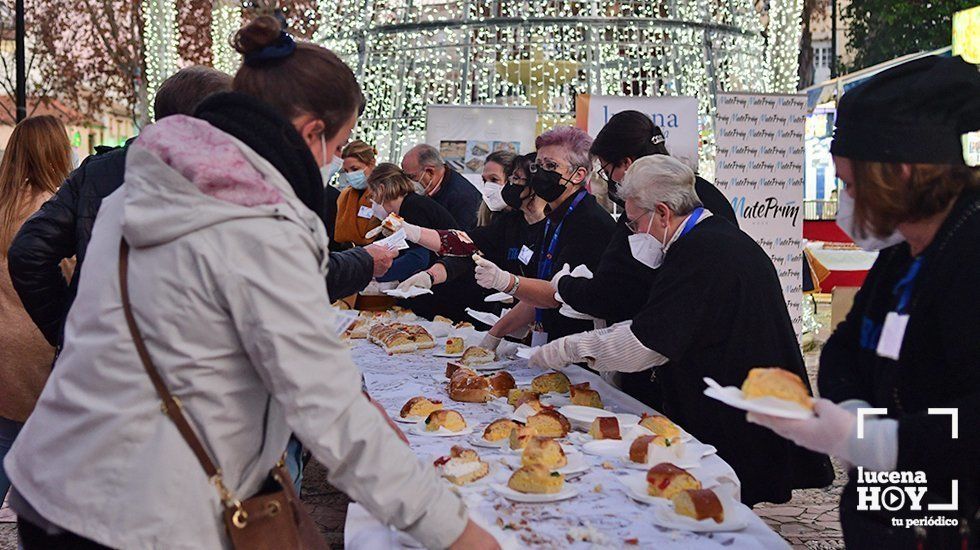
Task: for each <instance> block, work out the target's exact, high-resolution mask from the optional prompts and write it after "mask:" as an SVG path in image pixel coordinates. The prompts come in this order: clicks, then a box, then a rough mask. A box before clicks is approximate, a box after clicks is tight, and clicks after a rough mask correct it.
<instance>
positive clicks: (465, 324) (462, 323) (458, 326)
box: [453, 321, 474, 330]
mask: <svg viewBox="0 0 980 550" xmlns="http://www.w3.org/2000/svg"><path fill="white" fill-rule="evenodd" d="M453 328H455V329H456V330H459V329H462V328H474V327H473V323H471V322H469V321H460V322H458V323H456V324H455V325H453Z"/></svg>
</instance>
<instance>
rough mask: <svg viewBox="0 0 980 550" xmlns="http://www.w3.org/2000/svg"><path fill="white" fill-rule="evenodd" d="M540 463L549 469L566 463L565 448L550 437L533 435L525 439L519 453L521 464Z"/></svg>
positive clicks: (554, 468) (555, 468)
mask: <svg viewBox="0 0 980 550" xmlns="http://www.w3.org/2000/svg"><path fill="white" fill-rule="evenodd" d="M532 464H540V465H542V466H544V467H546V468H548V469H549V470H557V469H558V468H561V467H562V466H565V465H567V464H568V457H566V456H565V450H564V449H562V448H561V445H559V444H558V442H557V441H555V440H554V439H552V438H550V437H543V436H540V435H538V436H534V437H532V438H530V439H528V440H527V445H525V446H524V453H522V454H521V466H531V465H532Z"/></svg>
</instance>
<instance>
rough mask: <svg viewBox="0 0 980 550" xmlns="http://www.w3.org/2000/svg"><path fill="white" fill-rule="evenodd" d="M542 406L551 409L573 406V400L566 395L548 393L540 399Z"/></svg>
mask: <svg viewBox="0 0 980 550" xmlns="http://www.w3.org/2000/svg"><path fill="white" fill-rule="evenodd" d="M539 401H541V404H542V405H548V406H549V407H564V406H566V405H571V404H572V399H571V398H570V397H569V396H568V395H567V394H564V393H546V394H544V395H542V396H541V398H540V399H539Z"/></svg>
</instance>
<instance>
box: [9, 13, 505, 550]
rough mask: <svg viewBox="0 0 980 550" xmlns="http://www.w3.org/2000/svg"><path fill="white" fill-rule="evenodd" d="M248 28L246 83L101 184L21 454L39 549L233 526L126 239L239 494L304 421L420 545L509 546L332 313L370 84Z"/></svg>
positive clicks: (22, 512)
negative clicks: (126, 301) (378, 394)
mask: <svg viewBox="0 0 980 550" xmlns="http://www.w3.org/2000/svg"><path fill="white" fill-rule="evenodd" d="M236 48H237V49H238V50H239V51H240V52H242V53H243V54H244V56H245V57H244V64H243V66H242V68H241V69H240V70H239V72H238V74H237V75H236V76H235V80H234V85H233V89H234V90H235V92H231V93H227V94H218V95H216V96H212V97H211V98H210V99H208V100H205V102H204V103H202V104H201V106H200V107H199V108H198V112H197V113H196V118H190V117H185V116H173V117H169V118H167V119H164V120H162V121H160V122H159V123H157V124H156V125H154V126H151V127H149V128H147V129H146V130H145V131H144V132H143V133H142V134H141V135H140V137H139V139H137V140H136V142H135V143H134V144H133V145H132V146H131V147H130V151H129V154H128V156H127V160H126V180H125V185H123V186H122V187H121V188H120V189H119V190H118V191H116V192H115V193H113V194H112V195H111V196H110V197H109V198H108V199H106V201H105V202H104V203H103V204H102V207H101V210H100V212H99V217H98V220H97V221H96V224H95V228H94V231H93V235H92V241H91V244H90V245H89V249H88V258H89V261H88V263H87V267H86V269H85V271H84V273H83V274H82V277H81V281H80V286H79V291H78V298H77V300H76V301H75V304H74V306H73V308H72V310H71V312H70V313H69V315H68V321H67V327H66V335H65V341H66V344H65V347H64V351H63V352H62V354H61V356H60V357H59V359H58V362H57V364H56V366H55V368H54V371H53V373H52V376H51V378H50V380H49V382H48V384H47V385H46V387H45V388H44V391H43V393H42V394H41V397H40V400H39V402H38V405H37V408H36V409H35V411H34V414H33V415H32V416H31V418H30V419H29V420H28V422H27V424H26V425H25V427H24V429H23V431H22V432H21V434H20V437H19V438H18V440H17V442H16V443H15V445H14V447H13V449H12V451H11V452H10V454H9V455H8V456H7V459H6V461H5V463H4V465H5V467H6V469H7V472H8V473H9V476H10V479H11V481H12V483H13V486H14V489H13V490H12V494H11V498H12V501H13V506H14V509H15V510H16V511H17V512H18V515H19V520H20V526H19V528H20V534H21V538H22V542H23V544H24V546H25V548H27V550H31V549H33V548H45V549H51V548H80V547H84V548H101V547H106V546H107V547H115V548H188V549H190V548H194V549H198V548H221V547H227V546H228V545H229V542H228V539H227V536H226V534H225V532H224V528H223V524H222V521H221V513H222V504H221V501H220V499H219V494H218V491H217V490H216V489H215V487H214V486H213V485H212V484H211V483H210V482H209V480H208V477H207V476H206V475H205V473H204V471H203V469H202V468H201V465H200V464H199V463H198V461H197V459H196V458H195V456H194V454H193V453H192V451H191V449H190V448H189V447H188V445H187V443H185V441H184V440H183V439H182V438H181V436H180V434H179V433H178V431H177V429H176V427H175V425H174V423H173V422H172V421H171V420H170V418H169V417H168V416H166V415H164V414H161V410H160V400H159V398H158V397H157V394H156V392H155V390H154V387H153V385H152V384H151V381H150V378H149V377H148V376H147V373H146V372H145V371H144V369H143V367H142V366H141V364H140V361H139V359H138V357H137V353H136V349H135V347H134V343H133V339H132V337H131V336H130V334H129V332H128V330H127V326H126V321H125V318H124V316H123V310H122V307H121V298H120V287H119V277H118V258H119V254H120V241H121V239H124V240H125V241H126V242H127V243H128V244H129V246H130V249H131V250H130V253H129V276H128V282H129V294H130V297H131V301H132V305H133V310H134V314H135V318H136V322H137V324H138V325H139V327H140V328H141V329H142V332H143V335H144V337H145V339H146V343H147V346H148V348H149V353H150V356H151V357H152V359H153V361H154V363H155V364H156V367H157V369H159V370H160V371H161V374H162V376H163V378H164V381H165V383H166V385H167V387H168V388H169V390H170V392H171V393H172V394H174V395H175V396H177V397H179V398H180V400H181V402H182V404H183V411H184V414H185V416H186V417H187V418H188V419H189V420H190V422H191V424H192V425H193V428H194V430H195V431H196V433H197V435H198V437H199V438H200V439H201V440H202V441H203V443H204V445H205V447H206V448H207V451H208V453H209V454H210V457H211V459H212V460H213V461H214V462H215V463H216V464H217V465H218V467H220V468H221V472H222V474H223V479H224V484H225V485H226V486H227V487H228V488H229V489H230V490H231V492H232V493H233V494H234V495H235V497H236V498H242V499H243V498H247V497H249V496H251V495H253V494H255V493H256V492H257V491H258V489H259V486H260V484H261V483H262V482H263V481H264V480H265V478H266V476H267V474H268V472H269V470H270V468H271V467H272V466H273V465H274V464H275V463H276V462H277V461H278V459H279V457H280V455H281V454H282V452H283V449H285V448H286V442H287V440H288V439H289V436H290V434H291V433H295V434H296V436H297V437H298V438H299V439H300V440H301V441H302V442H303V444H304V446H306V447H307V448H309V449H310V450H311V451H312V452H313V455H314V456H315V457H316V458H317V460H319V461H320V462H321V463H323V464H324V466H325V467H326V468H327V470H328V471H329V479H330V482H331V483H333V484H334V485H336V486H337V487H339V488H340V489H342V490H344V491H345V492H347V493H348V494H349V495H350V496H351V497H352V498H353V499H354V500H356V501H358V502H359V503H361V504H362V505H364V506H365V507H366V508H368V509H369V510H370V511H371V512H372V513H373V514H374V515H375V516H376V517H378V518H379V519H381V520H383V521H386V522H388V523H390V524H392V525H394V526H395V527H397V528H399V529H404V530H406V531H408V532H409V533H410V534H411V535H412V536H414V537H415V538H416V539H418V540H419V541H420V542H422V543H423V544H424V545H425V546H427V547H435V548H438V547H449V546H453V547H466V548H484V547H487V548H492V547H495V545H496V543H495V542H493V540H492V538H491V537H490V536H489V535H488V534H487V533H486V532H485V531H483V530H482V529H480V528H479V527H477V526H476V525H475V524H473V523H472V522H471V521H468V519H467V513H466V510H465V507H464V506H463V504H462V502H461V501H460V499H459V498H458V497H457V496H455V495H454V494H453V493H451V492H450V491H449V490H448V489H447V488H446V486H445V485H443V484H442V483H441V482H440V481H439V480H438V479H437V478H436V476H435V473H434V472H433V470H432V469H431V468H429V467H425V465H423V464H422V463H421V462H420V461H419V460H418V459H417V458H416V457H415V456H414V454H413V453H412V452H411V450H410V449H409V448H408V447H407V446H406V445H405V444H404V443H403V442H401V441H400V440H399V439H398V437H397V436H396V434H395V433H394V432H393V431H392V429H391V427H389V426H388V425H387V424H386V423H385V418H384V417H383V416H382V414H381V413H379V411H378V409H376V408H375V407H374V406H372V404H371V403H370V402H369V401H368V399H367V398H366V397H365V396H364V395H363V394H362V393H361V389H360V388H361V385H360V375H359V373H358V371H357V369H356V367H355V366H354V364H353V363H352V362H351V358H350V356H349V353H348V351H347V349H346V347H345V346H344V345H343V344H342V343H341V342H340V341H339V340H338V339H337V338H336V337H335V336H334V335H333V333H332V331H331V319H330V313H329V311H330V308H329V302H328V298H327V293H326V289H325V286H324V282H323V281H324V276H325V271H326V266H327V237H326V233H325V230H324V226H323V223H322V222H321V221H320V219H319V217H318V216H317V214H315V213H314V211H315V209H317V208H320V207H321V206H322V204H323V199H322V193H323V186H322V183H321V176H320V167H326V166H328V165H331V164H332V163H331V158H332V153H333V151H335V150H336V149H337V145H338V144H340V143H342V142H345V141H346V140H347V139H348V136H349V135H350V131H351V128H352V127H353V126H354V123H355V121H356V118H357V113H358V109H359V108H360V107H361V105H362V104H363V97H362V95H361V92H360V88H359V87H358V85H357V83H356V81H355V80H354V75H353V73H352V72H351V71H350V69H349V68H348V67H347V66H346V65H344V64H343V62H341V61H340V60H339V59H338V58H337V57H336V56H335V55H334V54H333V53H331V52H329V51H328V50H325V49H323V48H320V47H318V46H314V45H312V44H306V43H299V44H297V43H294V42H293V41H292V39H291V38H289V36H288V35H286V34H285V33H280V29H279V25H278V22H276V21H275V19H272V18H269V17H261V18H259V19H257V20H255V21H253V22H251V23H249V24H248V25H246V26H245V27H244V28H242V29H241V30H240V31H239V33H238V34H237V35H236Z"/></svg>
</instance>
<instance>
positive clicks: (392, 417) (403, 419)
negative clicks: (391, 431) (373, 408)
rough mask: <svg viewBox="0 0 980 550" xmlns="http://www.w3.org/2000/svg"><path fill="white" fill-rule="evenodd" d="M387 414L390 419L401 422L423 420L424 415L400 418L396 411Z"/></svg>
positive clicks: (407, 422) (411, 422)
mask: <svg viewBox="0 0 980 550" xmlns="http://www.w3.org/2000/svg"><path fill="white" fill-rule="evenodd" d="M388 416H390V417H391V419H392V420H394V421H395V422H401V423H402V424H418V423H419V422H422V421H423V420H425V417H424V416H409V417H406V418H402V416H401V415H400V414H397V413H396V414H389V415H388Z"/></svg>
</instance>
